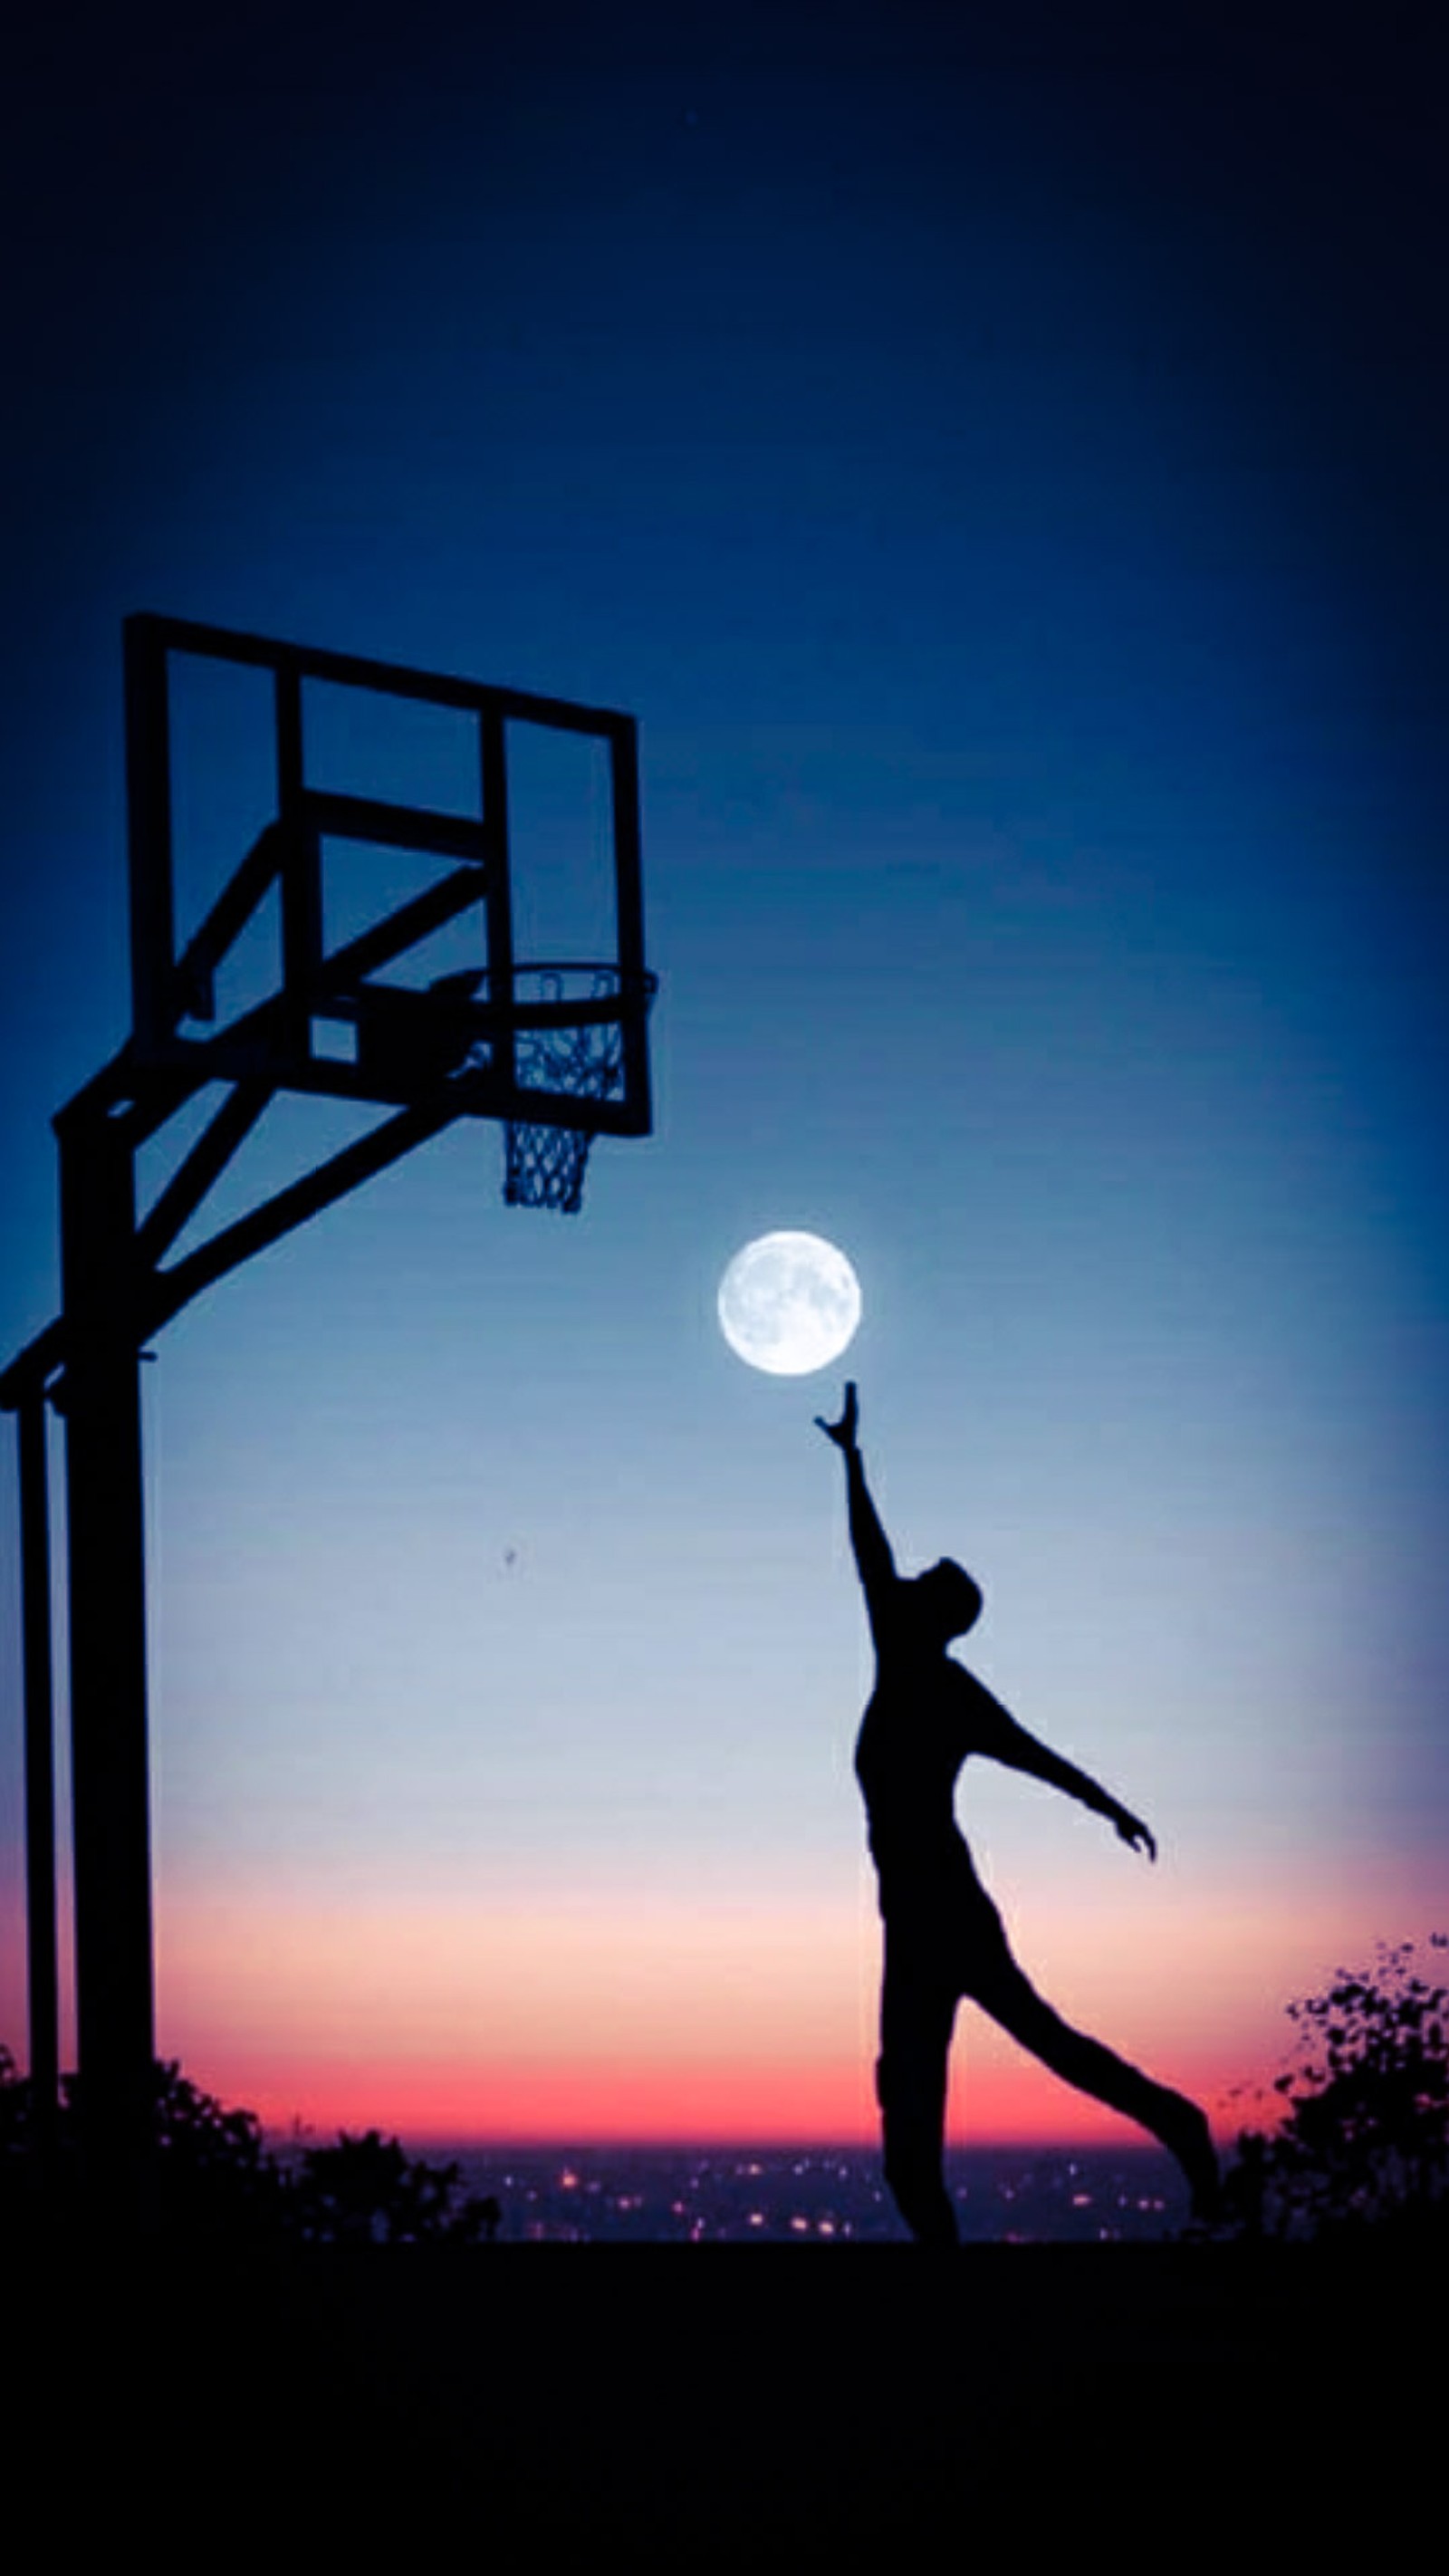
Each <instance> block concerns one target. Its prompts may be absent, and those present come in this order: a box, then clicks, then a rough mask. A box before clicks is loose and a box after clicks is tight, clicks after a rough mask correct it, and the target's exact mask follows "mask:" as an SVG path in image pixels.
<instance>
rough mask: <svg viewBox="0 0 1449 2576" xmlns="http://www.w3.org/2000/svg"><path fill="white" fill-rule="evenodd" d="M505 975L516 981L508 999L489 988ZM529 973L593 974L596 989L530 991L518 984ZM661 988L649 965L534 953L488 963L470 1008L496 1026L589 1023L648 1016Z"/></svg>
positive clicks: (523, 1027)
mask: <svg viewBox="0 0 1449 2576" xmlns="http://www.w3.org/2000/svg"><path fill="white" fill-rule="evenodd" d="M501 975H506V976H508V977H509V978H510V979H511V980H512V984H513V992H512V994H511V996H509V997H507V998H505V997H504V996H503V995H502V994H495V993H492V992H490V991H489V989H488V988H489V985H490V983H493V982H494V981H495V980H497V979H499V978H500V976H501ZM526 975H536V976H546V975H556V976H559V977H564V976H570V975H572V976H576V977H577V976H588V977H590V978H591V979H592V981H593V984H594V986H595V989H594V990H593V991H591V992H588V993H565V992H559V993H550V994H540V995H537V996H529V995H527V994H523V993H520V991H519V989H518V986H519V980H520V978H521V977H523V976H526ZM606 976H607V977H608V978H609V979H610V984H611V986H612V989H611V990H610V989H606V990H604V991H602V992H601V991H599V990H598V989H597V987H598V986H599V984H600V983H601V982H602V981H603V979H604V978H605V977H606ZM658 990H659V978H658V976H657V975H656V974H654V973H652V972H651V971H650V970H649V969H648V968H647V967H639V968H632V967H624V966H616V965H614V964H613V963H612V962H611V961H609V960H608V959H603V958H600V959H597V960H595V959H590V958H579V957H567V958H539V959H533V958H530V959H529V960H528V961H527V963H526V964H518V963H515V964H514V965H512V966H508V967H505V968H502V969H499V968H498V967H493V966H489V967H484V968H483V970H482V971H481V973H480V974H479V977H478V987H477V991H476V994H475V996H474V998H473V1000H472V1001H470V1002H469V1003H468V1004H467V1006H466V1007H467V1010H468V1014H469V1017H470V1018H472V1017H473V1016H474V1015H475V1014H478V1015H480V1016H481V1020H482V1021H483V1022H486V1024H487V1025H488V1026H490V1027H505V1028H512V1029H515V1030H526V1029H574V1028H589V1027H593V1026H598V1025H600V1024H607V1023H610V1022H622V1021H624V1020H627V1019H631V1018H634V1017H636V1016H637V1017H639V1018H641V1019H642V1018H643V1017H644V1016H645V1014H646V1013H647V1012H648V1011H649V1009H650V1007H651V1005H652V1004H653V1001H654V997H655V995H656V994H657V992H658ZM480 1033H481V1031H480Z"/></svg>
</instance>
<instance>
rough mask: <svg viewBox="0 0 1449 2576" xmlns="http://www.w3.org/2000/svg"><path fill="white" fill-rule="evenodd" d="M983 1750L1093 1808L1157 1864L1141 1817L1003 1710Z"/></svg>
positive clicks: (1132, 1845) (1009, 1767) (1155, 1854)
mask: <svg viewBox="0 0 1449 2576" xmlns="http://www.w3.org/2000/svg"><path fill="white" fill-rule="evenodd" d="M982 1750H983V1751H984V1752H987V1753H989V1754H990V1755H991V1757H992V1759H993V1761H996V1762H1004V1763H1005V1764H1006V1766H1007V1768H1008V1770H1011V1771H1025V1772H1026V1773H1028V1775H1029V1776H1030V1777H1031V1778H1032V1779H1033V1780H1045V1781H1046V1783H1047V1785H1048V1787H1049V1788H1052V1789H1060V1790H1061V1791H1062V1793H1063V1795H1064V1796H1066V1797H1068V1798H1075V1799H1076V1801H1077V1804H1078V1805H1079V1806H1082V1807H1088V1808H1090V1810H1091V1812H1092V1814H1093V1815H1094V1816H1104V1817H1105V1818H1106V1820H1107V1822H1108V1824H1109V1825H1111V1826H1112V1828H1113V1830H1114V1831H1115V1832H1116V1833H1118V1834H1120V1836H1121V1838H1122V1840H1123V1842H1124V1843H1126V1844H1128V1845H1129V1846H1130V1848H1131V1849H1132V1850H1133V1851H1143V1852H1145V1853H1146V1854H1147V1857H1148V1859H1149V1860H1156V1858H1157V1845H1156V1842H1155V1841H1154V1839H1153V1837H1152V1835H1151V1834H1150V1833H1149V1832H1148V1830H1147V1827H1146V1826H1145V1825H1144V1824H1143V1822H1142V1819H1141V1817H1140V1816H1134V1815H1133V1814H1132V1813H1131V1811H1130V1809H1128V1808H1126V1807H1124V1806H1123V1805H1122V1804H1121V1803H1120V1801H1119V1800H1118V1799H1116V1798H1114V1797H1113V1796H1112V1794H1111V1792H1110V1790H1107V1789H1104V1788H1103V1787H1102V1784H1101V1782H1100V1780H1094V1779H1093V1778H1092V1776H1091V1774H1090V1772H1087V1771H1079V1770H1078V1769H1077V1766H1076V1764H1075V1762H1066V1761H1064V1760H1063V1758H1062V1756H1061V1754H1060V1753H1053V1751H1052V1749H1051V1747H1050V1745H1048V1744H1039V1743H1038V1742H1037V1739H1036V1737H1035V1736H1034V1735H1028V1733H1027V1731H1026V1728H1025V1727H1024V1726H1018V1725H1017V1722H1016V1720H1015V1718H1014V1717H1009V1716H1008V1715H1007V1712H1006V1710H1005V1709H1004V1708H1003V1709H1000V1710H999V1714H998V1720H997V1724H996V1725H995V1727H994V1728H993V1730H992V1736H991V1741H990V1743H989V1744H986V1745H984V1746H983V1748H982Z"/></svg>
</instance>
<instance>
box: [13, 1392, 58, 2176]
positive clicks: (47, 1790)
mask: <svg viewBox="0 0 1449 2576" xmlns="http://www.w3.org/2000/svg"><path fill="white" fill-rule="evenodd" d="M18 1427H19V1434H20V1444H19V1445H20V1634H21V1652H22V1656H23V1660H24V1673H25V1905H26V1946H27V1953H28V1969H29V1982H30V2096H31V2101H32V2103H33V2104H34V2115H35V2155H36V2163H37V2168H38V2170H39V2173H40V2175H41V2178H42V2180H44V2181H49V2180H50V2179H51V2177H52V2176H53V2173H54V2169H55V2155H56V2145H57V2123H56V2112H57V2105H58V2099H59V2090H60V2014H59V1976H58V1972H57V1967H56V1941H55V1696H54V1687H53V1681H52V1673H51V1650H50V1508H49V1499H48V1490H47V1477H46V1456H45V1445H46V1444H45V1382H44V1379H43V1378H41V1377H37V1378H36V1379H35V1380H34V1382H33V1383H32V1385H31V1386H29V1387H28V1388H27V1389H26V1392H25V1395H24V1396H23V1398H22V1400H21V1403H20V1406H19V1408H18Z"/></svg>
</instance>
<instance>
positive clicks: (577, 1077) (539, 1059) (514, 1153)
mask: <svg viewBox="0 0 1449 2576" xmlns="http://www.w3.org/2000/svg"><path fill="white" fill-rule="evenodd" d="M530 971H531V974H532V978H533V980H534V982H535V984H536V990H535V991H534V992H533V993H532V994H530V995H528V996H527V997H526V998H527V999H528V1000H532V1001H535V1002H546V1003H559V1002H564V1001H566V1000H568V999H569V998H571V997H570V996H568V995H567V994H566V993H565V991H564V979H565V977H566V975H568V973H569V972H570V970H569V969H568V968H567V967H559V966H548V967H538V968H534V969H532V970H529V969H527V968H524V969H520V970H519V973H520V975H521V974H526V973H530ZM572 971H573V973H574V974H575V975H576V976H584V975H587V976H588V978H589V991H588V994H587V996H586V997H584V996H575V997H573V998H579V999H584V998H586V999H587V1000H588V1001H589V1002H590V1003H592V1004H595V1005H597V1004H598V1003H599V1002H602V1001H608V1000H611V999H612V1000H615V1001H617V1004H618V1012H617V1016H610V1017H609V1018H607V1019H589V1020H586V1021H583V1022H581V1023H580V1024H579V1025H577V1026H575V1027H573V1028H533V1029H530V1028H521V1029H519V1030H518V1032H517V1034H516V1036H515V1038H514V1050H515V1056H514V1062H515V1073H516V1079H517V1082H518V1086H519V1088H520V1089H521V1090H525V1091H553V1092H559V1091H562V1092H567V1093H568V1094H569V1096H570V1097H571V1098H572V1099H575V1100H608V1099H611V1098H612V1097H613V1096H614V1094H615V1093H616V1092H619V1091H621V1090H622V1088H623V1064H624V1020H625V1015H626V1013H627V1012H628V1011H629V1010H630V1009H633V1010H637V1011H647V1010H648V1008H649V1005H650V1003H651V1002H652V1001H653V999H654V994H655V990H656V978H655V977H654V976H653V975H644V976H641V977H639V978H638V979H631V981H634V980H637V983H638V986H639V988H640V989H639V990H638V991H636V992H635V993H633V994H630V995H628V996H626V994H625V991H624V978H623V976H622V975H621V974H620V971H619V969H618V968H617V967H614V966H599V967H584V968H574V969H573V970H572ZM514 998H515V1000H516V1001H519V1000H523V999H525V996H523V995H522V994H520V993H519V992H518V991H517V990H516V989H515V996H514ZM503 1133H504V1172H503V1197H504V1202H505V1204H506V1205H507V1206H508V1207H526V1208H555V1209H557V1210H558V1212H559V1214H560V1215H561V1216H577V1215H578V1212H579V1209H580V1207H581V1206H582V1204H583V1195H584V1175H585V1172H586V1171H587V1169H588V1161H589V1147H590V1146H591V1145H592V1143H593V1141H594V1139H593V1134H592V1132H591V1130H590V1129H588V1128H586V1127H557V1126H542V1125H540V1124H538V1123H537V1122H536V1121H534V1120H532V1119H518V1118H510V1119H507V1120H506V1121H505V1122H504V1131H503Z"/></svg>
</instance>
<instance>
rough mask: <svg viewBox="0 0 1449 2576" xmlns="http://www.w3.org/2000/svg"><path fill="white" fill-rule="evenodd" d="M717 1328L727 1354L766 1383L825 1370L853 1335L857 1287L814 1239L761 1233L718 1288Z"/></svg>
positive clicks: (846, 1268)
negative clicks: (762, 1372)
mask: <svg viewBox="0 0 1449 2576" xmlns="http://www.w3.org/2000/svg"><path fill="white" fill-rule="evenodd" d="M719 1320H720V1330H721V1332H722V1333H723V1334H724V1337H725V1340H726V1341H727V1342H728V1343H729V1346H730V1348H731V1350H732V1351H738V1353H739V1355H740V1358H741V1359H742V1360H748V1361H749V1364H750V1366H751V1368H757V1369H768V1370H769V1372H770V1375H771V1376H772V1377H804V1376H805V1375H806V1374H807V1373H808V1372H809V1371H810V1370H811V1369H820V1368H827V1367H828V1366H829V1364H830V1362H831V1361H832V1360H838V1359H839V1357H840V1354H841V1352H842V1351H843V1350H844V1349H846V1347H847V1345H848V1344H849V1343H850V1342H851V1341H852V1340H853V1339H854V1337H855V1328H856V1326H857V1324H858V1323H859V1322H860V1282H859V1281H858V1279H857V1278H856V1275H855V1272H854V1271H853V1270H852V1269H851V1266H850V1264H849V1262H848V1261H847V1260H846V1257H845V1255H844V1253H843V1252H837V1250H836V1248H835V1246H834V1244H833V1243H827V1242H826V1241H825V1239H824V1237H823V1236H822V1235H818V1234H762V1235H760V1236H759V1237H758V1239H757V1241H755V1242H754V1243H747V1244H746V1245H745V1248H744V1250H743V1252H737V1253H736V1254H735V1257H734V1259H733V1261H732V1262H731V1263H730V1266H729V1268H728V1270H727V1271H726V1272H725V1275H724V1277H723V1279H722V1280H721V1281H720V1283H719Z"/></svg>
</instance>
